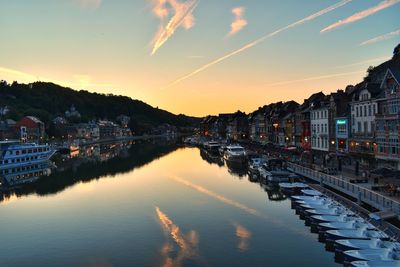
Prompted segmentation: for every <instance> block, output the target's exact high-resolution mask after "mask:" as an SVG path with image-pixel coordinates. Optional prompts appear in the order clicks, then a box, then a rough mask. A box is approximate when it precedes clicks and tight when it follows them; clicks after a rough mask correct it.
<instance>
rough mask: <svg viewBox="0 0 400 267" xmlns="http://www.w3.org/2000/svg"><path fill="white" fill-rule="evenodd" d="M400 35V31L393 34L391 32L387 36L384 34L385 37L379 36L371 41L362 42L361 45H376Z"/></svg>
mask: <svg viewBox="0 0 400 267" xmlns="http://www.w3.org/2000/svg"><path fill="white" fill-rule="evenodd" d="M399 35H400V30H397V31H393V32H389V33H386V34H384V35H381V36H378V37H375V38H372V39H369V40H367V41H364V42H362V43H361V44H360V45H370V44H375V43H378V42H382V41H385V40H388V39H391V38H393V37H395V36H399Z"/></svg>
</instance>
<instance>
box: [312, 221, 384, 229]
mask: <svg viewBox="0 0 400 267" xmlns="http://www.w3.org/2000/svg"><path fill="white" fill-rule="evenodd" d="M360 228H364V229H367V230H376V227H375V226H373V225H372V224H370V223H367V222H365V221H363V220H354V221H348V222H326V223H319V224H318V230H319V231H320V232H326V231H329V230H338V229H341V230H355V229H360Z"/></svg>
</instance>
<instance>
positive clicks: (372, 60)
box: [335, 56, 390, 69]
mask: <svg viewBox="0 0 400 267" xmlns="http://www.w3.org/2000/svg"><path fill="white" fill-rule="evenodd" d="M389 59H390V57H388V56H385V57H377V58H371V59H367V60H363V61H359V62H355V63H351V64H346V65H342V66H337V67H335V69H342V68H347V67H354V66H359V65H365V64H367V63H374V62H382V61H386V60H389Z"/></svg>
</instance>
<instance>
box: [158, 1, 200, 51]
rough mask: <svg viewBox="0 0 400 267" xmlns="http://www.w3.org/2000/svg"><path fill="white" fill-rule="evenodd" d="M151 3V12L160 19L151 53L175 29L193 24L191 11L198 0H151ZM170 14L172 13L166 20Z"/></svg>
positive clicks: (186, 27)
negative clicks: (180, 0)
mask: <svg viewBox="0 0 400 267" xmlns="http://www.w3.org/2000/svg"><path fill="white" fill-rule="evenodd" d="M153 3H154V7H153V13H154V15H156V16H157V17H158V18H159V19H160V20H161V24H160V28H159V30H158V32H157V33H156V35H155V36H154V39H153V49H152V51H151V54H152V55H154V54H155V53H156V52H157V50H158V49H160V48H161V46H163V44H164V43H165V42H166V41H168V39H169V38H170V37H171V36H172V35H173V34H174V33H175V31H176V29H178V28H179V27H182V28H184V29H186V30H188V29H190V28H192V27H193V26H194V17H193V14H192V13H193V11H194V9H195V8H196V7H197V4H198V3H199V0H187V1H185V2H182V3H181V2H178V0H153ZM170 14H173V15H172V17H171V18H170V19H169V20H167V18H168V16H169V15H170Z"/></svg>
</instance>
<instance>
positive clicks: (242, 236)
mask: <svg viewBox="0 0 400 267" xmlns="http://www.w3.org/2000/svg"><path fill="white" fill-rule="evenodd" d="M233 226H234V227H235V234H236V236H237V238H239V243H238V245H237V247H238V249H239V251H240V252H244V251H246V250H248V249H249V246H250V239H251V232H250V231H249V230H248V229H246V228H245V227H244V226H243V225H240V224H238V223H233Z"/></svg>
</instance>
